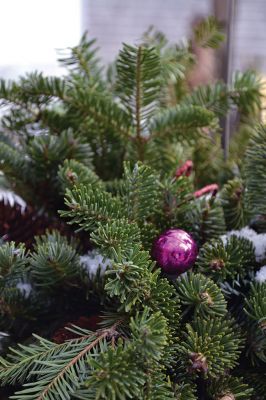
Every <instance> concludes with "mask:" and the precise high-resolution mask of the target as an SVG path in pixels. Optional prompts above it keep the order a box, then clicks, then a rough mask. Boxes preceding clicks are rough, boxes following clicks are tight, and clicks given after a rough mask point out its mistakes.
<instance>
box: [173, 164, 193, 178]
mask: <svg viewBox="0 0 266 400" xmlns="http://www.w3.org/2000/svg"><path fill="white" fill-rule="evenodd" d="M192 170H193V161H192V160H187V161H186V162H185V163H184V164H183V165H181V167H179V168H177V170H176V172H175V177H176V178H179V177H180V176H184V175H185V176H190V174H191V172H192Z"/></svg>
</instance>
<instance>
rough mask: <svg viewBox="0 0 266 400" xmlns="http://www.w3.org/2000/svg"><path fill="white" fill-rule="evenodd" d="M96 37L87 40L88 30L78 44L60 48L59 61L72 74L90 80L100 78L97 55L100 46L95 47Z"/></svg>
mask: <svg viewBox="0 0 266 400" xmlns="http://www.w3.org/2000/svg"><path fill="white" fill-rule="evenodd" d="M95 43H96V39H92V40H87V32H85V33H84V34H83V36H82V37H81V39H80V42H79V44H78V45H77V46H74V47H70V48H67V49H65V50H60V52H59V53H60V55H61V57H60V58H59V59H58V61H59V63H61V64H62V65H63V66H65V67H67V68H68V69H69V70H70V72H71V73H72V74H74V75H75V77H76V74H78V76H82V78H86V79H88V80H90V79H91V78H94V79H93V80H94V81H95V80H96V78H97V79H99V75H100V68H99V66H98V64H99V59H98V58H97V57H96V54H97V52H98V50H99V49H98V48H97V47H95Z"/></svg>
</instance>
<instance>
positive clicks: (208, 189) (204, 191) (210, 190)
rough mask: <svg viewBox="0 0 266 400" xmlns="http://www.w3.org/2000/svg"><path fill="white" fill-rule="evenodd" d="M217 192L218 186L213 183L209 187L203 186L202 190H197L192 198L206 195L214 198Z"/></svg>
mask: <svg viewBox="0 0 266 400" xmlns="http://www.w3.org/2000/svg"><path fill="white" fill-rule="evenodd" d="M218 190H219V186H218V185H217V183H213V184H211V185H207V186H204V187H203V188H202V189H199V190H197V191H196V192H194V196H195V197H197V198H198V197H201V196H203V195H204V194H207V193H211V194H212V196H215V195H216V193H217V192H218Z"/></svg>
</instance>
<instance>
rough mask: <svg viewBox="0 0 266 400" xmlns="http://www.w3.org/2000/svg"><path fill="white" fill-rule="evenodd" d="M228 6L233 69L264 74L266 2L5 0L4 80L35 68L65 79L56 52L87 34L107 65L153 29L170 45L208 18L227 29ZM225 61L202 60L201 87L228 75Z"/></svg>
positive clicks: (0, 63)
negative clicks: (124, 46)
mask: <svg viewBox="0 0 266 400" xmlns="http://www.w3.org/2000/svg"><path fill="white" fill-rule="evenodd" d="M228 2H229V3H230V2H234V3H235V12H234V15H233V18H232V20H231V30H232V34H231V41H230V46H231V54H232V57H231V68H232V70H246V69H247V68H254V69H256V70H258V71H259V72H261V73H263V74H264V73H265V72H266V46H265V34H264V27H265V21H266V1H265V0H238V1H237V0H145V1H144V0H38V1H36V0H23V1H22V0H2V1H1V2H0V14H1V24H0V38H1V39H0V77H2V78H12V79H13V78H16V77H17V76H19V75H21V74H23V73H25V72H26V71H32V70H34V69H37V70H39V71H43V72H45V73H46V74H57V75H60V74H62V73H63V72H64V71H63V70H62V68H59V67H58V65H57V62H56V58H57V54H56V49H60V48H65V47H69V46H73V45H75V44H77V43H78V41H79V39H80V37H81V35H82V33H83V32H84V31H85V30H87V31H88V34H89V37H91V38H97V40H98V45H99V47H100V55H101V57H102V59H103V62H104V64H106V63H108V62H111V61H113V59H114V57H115V56H116V54H117V52H118V50H119V48H121V44H122V42H126V43H138V41H139V40H140V38H141V36H142V34H143V32H144V31H146V30H147V28H148V27H149V26H151V25H153V26H154V27H155V28H156V29H158V30H160V31H162V32H164V33H165V34H166V36H167V38H168V39H169V40H170V42H178V41H180V40H182V38H185V37H188V36H189V33H190V32H191V29H192V26H193V25H194V24H195V23H196V22H197V21H199V20H200V19H201V18H202V17H205V16H207V15H215V16H216V17H217V18H218V20H220V21H221V22H222V23H223V24H224V27H225V30H226V29H227V28H228V27H227V24H228V19H229V17H228V7H227V6H228V4H229V3H228ZM223 58H224V54H223V53H222V51H220V52H219V53H215V57H214V56H213V55H211V54H209V55H208V54H207V53H204V54H203V55H202V57H201V55H199V60H200V61H201V60H202V62H201V65H202V71H201V72H200V73H201V83H204V81H205V76H204V74H205V75H206V79H209V78H212V75H215V74H218V75H223V71H222V65H223V63H224V61H223ZM219 67H220V71H219ZM217 69H218V70H217ZM217 71H218V72H217Z"/></svg>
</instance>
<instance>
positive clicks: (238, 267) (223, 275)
mask: <svg viewBox="0 0 266 400" xmlns="http://www.w3.org/2000/svg"><path fill="white" fill-rule="evenodd" d="M255 265H256V260H255V249H254V246H253V244H252V242H250V241H249V240H248V239H246V238H241V237H237V236H235V235H232V236H230V237H229V238H228V239H227V242H226V243H225V244H224V243H223V242H222V240H221V239H216V240H212V241H210V242H207V243H205V244H204V245H203V246H202V247H201V249H200V252H199V256H198V259H197V261H196V267H197V269H198V270H199V271H200V272H202V273H204V274H207V275H209V276H211V277H212V278H213V279H214V280H215V281H216V282H223V281H224V280H228V279H230V278H231V279H234V278H237V277H238V276H240V277H244V276H245V275H246V274H247V272H248V271H250V269H251V268H252V267H253V268H254V267H255Z"/></svg>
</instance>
